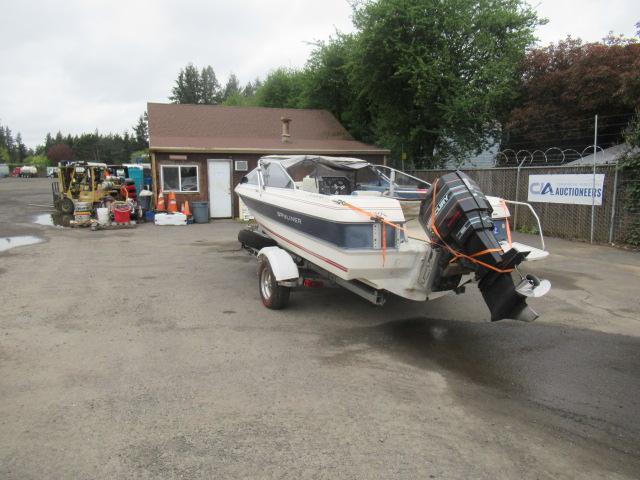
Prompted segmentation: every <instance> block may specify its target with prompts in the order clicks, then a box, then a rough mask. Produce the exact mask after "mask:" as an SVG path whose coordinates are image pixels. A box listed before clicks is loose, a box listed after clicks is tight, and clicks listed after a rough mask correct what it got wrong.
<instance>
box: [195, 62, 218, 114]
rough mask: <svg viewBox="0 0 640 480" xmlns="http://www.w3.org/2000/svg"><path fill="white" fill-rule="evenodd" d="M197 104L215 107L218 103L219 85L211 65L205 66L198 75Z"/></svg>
mask: <svg viewBox="0 0 640 480" xmlns="http://www.w3.org/2000/svg"><path fill="white" fill-rule="evenodd" d="M198 100H199V101H198V102H197V103H203V104H205V105H216V104H218V103H220V100H221V93H220V84H219V83H218V79H217V77H216V74H215V72H214V71H213V68H212V67H211V65H207V66H206V67H204V68H203V69H202V72H201V73H200V98H199V99H198Z"/></svg>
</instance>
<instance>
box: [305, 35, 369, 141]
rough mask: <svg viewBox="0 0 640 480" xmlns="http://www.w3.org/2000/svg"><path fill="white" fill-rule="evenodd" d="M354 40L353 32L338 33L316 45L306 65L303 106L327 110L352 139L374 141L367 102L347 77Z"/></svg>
mask: <svg viewBox="0 0 640 480" xmlns="http://www.w3.org/2000/svg"><path fill="white" fill-rule="evenodd" d="M354 42H355V37H354V36H353V35H343V34H338V35H337V37H336V38H332V39H330V40H329V42H318V43H317V44H316V48H315V49H314V50H313V52H312V53H311V56H310V57H309V60H308V61H307V64H306V70H307V75H306V77H305V78H306V82H305V85H304V94H303V101H302V103H303V105H302V106H304V107H306V108H321V109H326V110H329V111H330V112H331V113H333V114H334V115H335V116H336V117H337V118H338V119H339V120H340V122H341V123H342V125H344V126H345V127H346V129H347V130H348V131H349V132H350V133H351V134H352V135H353V136H354V137H355V138H357V139H358V140H363V141H375V138H374V137H373V132H372V131H371V115H370V114H369V112H368V109H367V102H366V100H365V99H364V97H362V96H360V95H358V92H357V91H356V89H355V87H354V85H353V82H351V80H350V78H349V72H350V70H349V67H350V63H349V62H350V61H351V52H352V50H353V45H354Z"/></svg>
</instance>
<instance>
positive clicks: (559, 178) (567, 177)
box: [528, 173, 604, 205]
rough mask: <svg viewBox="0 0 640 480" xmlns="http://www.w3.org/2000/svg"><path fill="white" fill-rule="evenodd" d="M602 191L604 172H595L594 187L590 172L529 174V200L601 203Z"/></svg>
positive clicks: (582, 203) (575, 203)
mask: <svg viewBox="0 0 640 480" xmlns="http://www.w3.org/2000/svg"><path fill="white" fill-rule="evenodd" d="M603 193H604V173H599V174H596V176H595V188H594V182H593V175H592V174H563V175H553V174H550V175H529V195H528V200H529V201H530V202H546V203H571V204H574V205H591V203H592V202H593V203H594V204H595V205H602V195H603Z"/></svg>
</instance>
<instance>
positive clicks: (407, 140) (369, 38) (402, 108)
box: [347, 0, 541, 166]
mask: <svg viewBox="0 0 640 480" xmlns="http://www.w3.org/2000/svg"><path fill="white" fill-rule="evenodd" d="M540 23H541V21H540V20H539V19H538V17H537V16H536V14H535V12H534V11H533V10H532V9H531V8H530V7H528V6H527V5H526V4H525V3H524V2H522V1H521V0H481V1H475V0H449V1H447V2H442V1H439V0H379V1H378V2H364V3H361V4H359V5H356V7H355V10H354V25H355V26H356V29H357V32H356V34H355V41H354V43H353V51H352V53H351V55H350V61H349V65H348V67H347V69H348V70H349V79H350V82H352V85H353V89H354V90H353V91H354V92H357V93H358V95H359V96H361V97H362V98H361V100H362V101H364V102H365V103H366V104H367V105H368V110H369V113H370V115H371V117H372V130H373V132H374V135H375V137H376V139H377V140H378V141H379V142H380V143H382V144H383V145H385V146H387V147H390V148H392V149H393V150H394V152H395V153H396V154H397V153H398V152H399V150H400V148H401V146H402V145H404V149H405V150H406V151H408V152H409V153H410V155H412V156H413V158H414V159H417V160H418V163H419V164H420V166H429V165H434V164H435V163H438V161H441V159H443V158H446V157H450V156H451V155H461V154H463V153H465V152H468V151H470V150H473V149H477V148H481V147H482V146H483V145H484V144H485V143H486V140H487V138H488V137H489V136H490V135H491V134H492V133H495V130H496V128H497V123H496V118H497V116H498V115H499V113H500V112H501V110H502V109H503V108H504V107H505V105H506V104H508V102H509V101H510V100H512V98H513V97H514V95H515V91H516V90H515V89H516V72H517V66H518V64H519V63H520V61H521V59H522V58H523V57H524V54H525V49H526V48H527V47H528V46H530V45H531V44H532V43H533V42H534V39H535V37H534V34H533V32H534V28H535V27H536V26H537V25H538V24H540Z"/></svg>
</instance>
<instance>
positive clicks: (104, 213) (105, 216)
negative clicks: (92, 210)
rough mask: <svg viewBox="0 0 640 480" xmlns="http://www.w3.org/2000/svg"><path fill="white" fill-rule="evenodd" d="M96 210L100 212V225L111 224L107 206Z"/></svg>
mask: <svg viewBox="0 0 640 480" xmlns="http://www.w3.org/2000/svg"><path fill="white" fill-rule="evenodd" d="M96 212H97V213H98V224H100V225H108V224H109V209H108V208H106V207H101V208H97V209H96Z"/></svg>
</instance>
